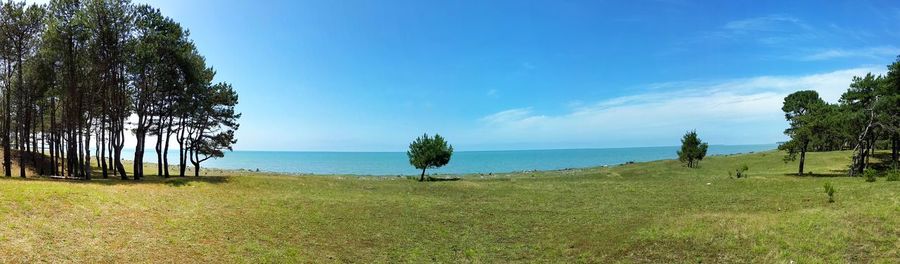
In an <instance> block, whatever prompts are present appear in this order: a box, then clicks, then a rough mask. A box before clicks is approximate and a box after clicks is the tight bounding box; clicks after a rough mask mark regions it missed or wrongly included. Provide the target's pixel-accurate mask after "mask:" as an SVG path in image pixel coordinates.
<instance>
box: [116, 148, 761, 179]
mask: <svg viewBox="0 0 900 264" xmlns="http://www.w3.org/2000/svg"><path fill="white" fill-rule="evenodd" d="M775 147H776V145H775V144H766V145H739V146H710V147H709V155H720V154H736V153H747V152H755V151H765V150H772V149H775ZM677 149H678V147H645V148H612V149H560V150H510V151H459V152H455V153H453V158H452V159H451V160H450V164H448V165H447V166H445V167H443V168H440V169H436V170H429V173H441V174H465V173H501V172H518V171H526V170H557V169H565V168H584V167H595V166H602V165H616V164H622V163H625V162H628V161H636V162H640V161H651V160H660V159H673V158H676V153H675V151H676V150H677ZM175 154H177V151H176V153H175ZM123 155H125V157H133V155H134V154H132V153H123ZM146 155H147V156H148V157H147V158H148V159H149V160H148V162H156V154H155V153H154V152H152V151H151V152H150V153H147V154H146ZM169 160H170V161H175V162H177V160H178V159H177V158H170V159H169ZM203 166H204V167H208V168H220V169H248V170H256V169H259V170H261V171H270V172H282V173H312V174H357V175H418V174H419V173H420V171H419V170H416V169H414V168H412V167H411V166H410V165H409V161H408V159H407V157H406V153H405V152H269V151H235V152H229V153H226V154H225V158H222V159H217V160H209V161H207V162H205V163H204V165H203Z"/></svg>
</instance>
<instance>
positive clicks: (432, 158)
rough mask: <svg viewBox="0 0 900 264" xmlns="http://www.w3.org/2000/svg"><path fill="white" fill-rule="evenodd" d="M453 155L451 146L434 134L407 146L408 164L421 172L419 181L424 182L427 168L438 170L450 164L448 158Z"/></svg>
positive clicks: (426, 135)
mask: <svg viewBox="0 0 900 264" xmlns="http://www.w3.org/2000/svg"><path fill="white" fill-rule="evenodd" d="M452 155H453V146H452V145H450V144H447V141H445V140H444V138H443V137H441V135H438V134H435V135H434V137H433V138H432V137H429V136H428V134H425V135H422V136H421V137H418V138H416V140H415V141H413V142H412V143H410V144H409V151H407V152H406V156H409V164H410V165H413V167H416V169H421V170H422V176H420V177H419V181H424V180H425V170H427V169H428V168H439V167H441V166H444V165H447V163H450V156H452Z"/></svg>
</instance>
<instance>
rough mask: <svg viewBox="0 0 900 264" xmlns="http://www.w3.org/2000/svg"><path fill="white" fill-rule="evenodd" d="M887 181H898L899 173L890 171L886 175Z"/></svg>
mask: <svg viewBox="0 0 900 264" xmlns="http://www.w3.org/2000/svg"><path fill="white" fill-rule="evenodd" d="M887 181H900V171H898V170H892V171H891V172H888V174H887Z"/></svg>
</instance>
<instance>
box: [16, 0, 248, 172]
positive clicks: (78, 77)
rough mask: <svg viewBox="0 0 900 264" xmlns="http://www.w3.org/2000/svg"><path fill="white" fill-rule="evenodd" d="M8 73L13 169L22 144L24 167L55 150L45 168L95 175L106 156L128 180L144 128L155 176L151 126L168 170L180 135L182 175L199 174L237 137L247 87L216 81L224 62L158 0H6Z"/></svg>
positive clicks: (107, 164) (105, 166)
mask: <svg viewBox="0 0 900 264" xmlns="http://www.w3.org/2000/svg"><path fill="white" fill-rule="evenodd" d="M0 74H2V75H0V92H2V96H3V97H2V101H0V105H2V108H0V113H2V122H0V128H2V129H0V131H2V133H0V141H2V148H3V159H4V160H3V167H4V174H5V176H11V175H12V172H11V167H12V166H11V163H12V161H11V159H12V158H13V157H14V156H13V153H12V152H13V150H16V152H17V154H18V155H16V156H17V157H18V159H19V160H18V163H19V164H20V165H21V166H19V167H20V169H19V174H20V176H21V177H25V168H24V167H25V164H29V163H30V164H35V163H37V161H36V159H38V158H41V157H49V159H48V160H49V163H50V166H46V169H45V167H43V166H38V167H37V168H38V170H39V171H38V173H39V174H44V175H46V174H50V175H60V176H67V177H73V178H80V179H91V177H93V175H91V174H92V169H91V163H92V161H91V159H92V158H95V159H96V160H95V162H96V163H95V164H96V165H97V166H99V168H100V173H101V174H102V177H103V178H107V177H109V176H110V174H111V175H113V176H116V175H118V177H120V178H121V179H128V175H126V170H125V167H124V166H123V164H122V159H123V158H126V157H122V150H123V148H125V147H126V146H125V137H126V136H127V135H128V134H127V133H131V134H132V135H134V137H135V138H136V139H137V144H136V145H135V146H133V147H134V149H135V155H134V157H133V158H134V164H133V165H134V169H133V178H134V179H136V180H139V179H141V178H142V177H143V176H144V171H143V166H144V161H145V158H144V154H145V152H146V147H147V145H152V144H148V143H147V141H148V140H152V139H153V138H151V137H155V139H156V144H155V146H153V147H155V151H156V155H157V160H156V161H157V164H159V165H158V166H159V167H158V169H159V170H158V171H159V173H160V174H162V175H163V176H166V177H168V176H169V169H168V168H169V164H170V162H169V160H168V158H167V153H168V152H169V145H170V143H171V144H172V145H174V144H177V145H178V151H179V160H178V161H177V164H178V165H179V168H180V170H179V173H178V174H179V175H180V176H184V175H185V170H186V167H187V164H188V162H190V163H191V164H192V165H194V174H195V175H198V174H199V168H200V163H201V162H203V161H205V160H207V159H209V158H213V157H221V156H223V151H224V150H230V149H231V145H232V144H234V143H235V142H236V140H235V137H234V131H235V130H236V129H237V128H238V124H237V119H238V118H239V117H240V114H238V113H236V112H235V109H234V107H235V105H236V104H237V101H238V96H237V94H236V92H235V91H234V89H233V88H232V87H231V85H230V84H227V83H216V84H213V83H212V81H213V79H214V77H215V71H214V70H213V69H212V68H210V67H208V66H207V65H206V62H205V59H204V57H203V56H202V55H200V53H199V52H198V50H197V48H196V46H195V45H194V43H193V42H192V40H191V39H190V38H189V34H188V31H187V30H186V29H184V28H182V27H181V25H180V24H178V23H176V22H175V21H173V20H172V19H171V18H168V17H166V16H164V15H163V14H161V13H160V11H159V10H158V9H155V8H153V7H151V6H149V5H137V4H132V3H130V2H129V1H128V0H52V1H50V3H49V4H47V5H26V4H25V3H24V2H17V1H6V2H2V3H0ZM173 139H174V141H173ZM92 149H93V151H92ZM127 158H130V157H127Z"/></svg>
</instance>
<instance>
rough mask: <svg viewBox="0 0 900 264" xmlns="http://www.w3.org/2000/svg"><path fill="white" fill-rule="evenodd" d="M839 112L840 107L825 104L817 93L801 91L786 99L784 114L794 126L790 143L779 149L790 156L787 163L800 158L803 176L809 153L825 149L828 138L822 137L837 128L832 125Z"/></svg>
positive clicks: (782, 145) (785, 143)
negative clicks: (823, 146)
mask: <svg viewBox="0 0 900 264" xmlns="http://www.w3.org/2000/svg"><path fill="white" fill-rule="evenodd" d="M835 109H836V106H833V105H830V104H827V103H825V101H823V100H822V98H820V97H819V93H817V92H816V91H810V90H807V91H798V92H795V93H792V94H790V95H788V96H787V97H785V98H784V105H783V106H782V108H781V110H782V111H784V118H785V120H787V121H788V123H789V124H790V127H788V129H786V130H785V131H784V134H785V135H787V136H789V137H790V140H788V141H786V142H784V143H782V144H780V145H779V146H778V149H779V150H783V151H785V152H786V153H787V155H785V157H784V162H785V163H787V162H791V161H794V160H796V159H797V155H798V154H799V155H800V164H799V170H798V171H799V174H803V165H804V160H803V159H804V158H805V157H806V152H807V151H809V150H810V148H811V147H812V148H816V147H820V146H822V145H824V144H822V142H823V141H825V140H824V138H825V137H823V136H822V135H828V134H829V133H827V131H828V130H829V129H830V128H831V127H833V126H832V124H831V123H829V122H830V121H829V120H831V119H830V118H829V116H831V114H832V113H833V112H834V110H835Z"/></svg>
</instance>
